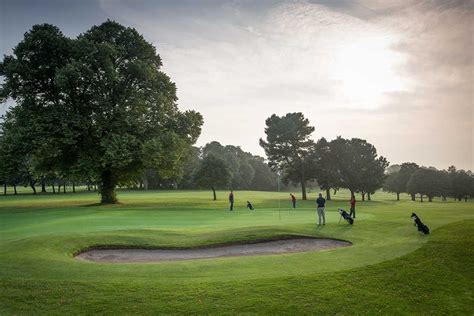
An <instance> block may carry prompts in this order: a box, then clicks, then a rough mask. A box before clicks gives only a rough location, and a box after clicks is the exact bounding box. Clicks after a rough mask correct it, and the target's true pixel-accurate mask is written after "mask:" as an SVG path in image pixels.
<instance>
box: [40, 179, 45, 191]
mask: <svg viewBox="0 0 474 316" xmlns="http://www.w3.org/2000/svg"><path fill="white" fill-rule="evenodd" d="M41 193H46V181H45V180H44V177H43V178H41Z"/></svg>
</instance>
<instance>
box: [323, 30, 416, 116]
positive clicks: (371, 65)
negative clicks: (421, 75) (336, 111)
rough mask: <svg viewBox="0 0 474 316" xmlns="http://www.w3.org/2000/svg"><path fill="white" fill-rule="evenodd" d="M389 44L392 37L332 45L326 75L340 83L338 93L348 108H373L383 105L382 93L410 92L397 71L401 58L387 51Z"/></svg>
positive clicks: (402, 60) (405, 81) (365, 37)
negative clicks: (331, 57)
mask: <svg viewBox="0 0 474 316" xmlns="http://www.w3.org/2000/svg"><path fill="white" fill-rule="evenodd" d="M393 44H394V38H393V37H390V36H387V35H378V36H377V35H376V36H364V37H361V38H358V39H353V40H351V41H348V42H339V43H338V45H336V47H337V48H336V51H335V56H334V60H333V63H332V65H331V67H330V74H329V75H330V77H331V78H332V79H333V80H335V81H337V82H340V87H339V88H340V93H341V95H342V97H343V98H344V99H345V101H348V103H347V104H348V105H351V106H356V107H363V108H376V107H377V106H380V105H382V104H383V103H384V95H385V93H388V92H395V91H408V90H410V89H411V84H410V82H409V81H408V80H407V79H406V78H403V77H401V76H400V75H399V74H398V72H397V68H399V67H401V66H402V65H403V64H404V62H405V58H404V56H403V55H402V54H400V53H397V52H395V51H394V50H392V49H391V48H390V47H391V46H392V45H393Z"/></svg>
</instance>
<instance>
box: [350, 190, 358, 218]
mask: <svg viewBox="0 0 474 316" xmlns="http://www.w3.org/2000/svg"><path fill="white" fill-rule="evenodd" d="M349 216H350V217H352V218H356V197H355V196H354V194H352V196H351V211H350V213H349Z"/></svg>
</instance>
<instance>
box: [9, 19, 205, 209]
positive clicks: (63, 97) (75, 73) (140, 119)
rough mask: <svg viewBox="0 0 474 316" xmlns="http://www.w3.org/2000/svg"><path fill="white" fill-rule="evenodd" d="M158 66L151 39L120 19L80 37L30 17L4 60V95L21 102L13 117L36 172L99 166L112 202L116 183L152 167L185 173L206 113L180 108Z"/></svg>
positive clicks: (92, 170)
mask: <svg viewBox="0 0 474 316" xmlns="http://www.w3.org/2000/svg"><path fill="white" fill-rule="evenodd" d="M161 65H162V63H161V58H160V56H159V55H158V54H157V53H156V49H155V47H153V45H151V44H150V43H148V42H147V41H146V40H145V39H144V38H143V37H142V36H141V35H140V34H138V32H137V31H136V30H135V29H133V28H127V27H124V26H122V25H120V24H118V23H116V22H113V21H107V22H104V23H103V24H101V25H99V26H94V27H92V28H91V29H90V30H88V31H87V32H85V33H83V34H81V35H79V36H78V37H77V38H76V39H69V38H67V37H65V36H64V35H63V34H62V33H61V31H60V30H59V29H58V28H57V27H55V26H52V25H49V24H42V25H35V26H33V28H32V29H31V30H30V31H29V32H27V33H26V34H25V36H24V39H23V40H22V41H21V42H20V43H19V44H18V45H17V46H16V47H15V49H14V51H13V55H11V56H5V58H4V60H3V62H1V63H0V75H1V76H2V77H3V78H4V83H3V84H2V87H1V90H0V96H1V97H2V100H5V99H6V98H12V99H14V100H15V101H16V103H17V106H16V107H15V108H14V111H12V113H11V115H10V116H11V117H10V118H8V116H7V121H8V124H11V126H12V129H15V130H17V133H18V134H19V136H18V138H17V140H18V142H20V143H21V144H22V146H23V148H22V149H21V150H20V152H21V154H22V155H23V156H25V157H28V159H31V160H32V161H34V163H33V166H34V169H35V171H36V172H40V173H44V174H46V173H48V172H57V173H69V172H74V173H76V174H81V173H82V174H88V175H93V176H94V177H96V178H97V179H99V183H100V191H101V195H102V198H101V201H102V202H103V203H115V202H116V197H115V186H116V185H117V184H119V183H124V182H127V181H130V179H132V178H134V177H136V176H137V174H139V173H141V172H143V171H144V170H145V169H146V168H153V169H156V170H158V172H159V173H160V175H161V176H162V177H170V176H172V175H173V174H175V173H176V172H179V167H180V166H181V165H182V163H183V159H184V157H185V153H186V151H187V150H188V148H189V146H191V145H192V144H193V143H194V142H195V141H196V140H197V137H198V136H199V134H200V128H201V125H202V117H201V115H200V114H199V113H197V112H194V111H186V112H181V111H179V110H178V108H177V104H176V101H177V97H176V86H175V84H174V83H173V82H172V81H171V80H170V78H169V77H168V76H167V75H166V74H165V73H163V72H162V71H161V70H160V68H161ZM2 127H3V129H4V132H3V133H4V134H8V133H10V132H11V130H9V128H8V125H5V124H4V125H3V126H2Z"/></svg>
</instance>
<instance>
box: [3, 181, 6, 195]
mask: <svg viewBox="0 0 474 316" xmlns="http://www.w3.org/2000/svg"><path fill="white" fill-rule="evenodd" d="M3 195H7V183H6V182H5V183H4V184H3Z"/></svg>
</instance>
